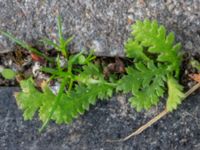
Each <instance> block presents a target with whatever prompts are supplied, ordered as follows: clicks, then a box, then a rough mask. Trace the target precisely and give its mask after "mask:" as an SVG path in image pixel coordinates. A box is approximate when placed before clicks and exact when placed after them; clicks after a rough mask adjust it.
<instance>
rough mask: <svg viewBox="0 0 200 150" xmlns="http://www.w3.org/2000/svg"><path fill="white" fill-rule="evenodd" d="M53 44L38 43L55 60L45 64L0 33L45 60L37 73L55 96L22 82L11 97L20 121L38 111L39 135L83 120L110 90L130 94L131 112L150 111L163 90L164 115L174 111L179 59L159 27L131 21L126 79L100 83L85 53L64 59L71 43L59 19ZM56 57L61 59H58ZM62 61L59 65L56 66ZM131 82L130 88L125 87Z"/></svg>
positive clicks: (96, 67) (92, 59)
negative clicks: (52, 127) (55, 86)
mask: <svg viewBox="0 0 200 150" xmlns="http://www.w3.org/2000/svg"><path fill="white" fill-rule="evenodd" d="M57 25H58V41H56V42H53V41H51V40H49V39H46V38H45V39H43V40H41V41H42V42H43V43H44V44H46V45H49V46H51V47H53V48H54V49H55V50H57V52H58V54H57V56H56V58H51V57H49V56H47V55H45V54H43V53H41V52H39V51H38V50H37V49H33V48H32V47H30V46H28V44H26V43H24V42H21V41H20V40H18V39H16V38H15V37H13V36H12V35H11V34H7V33H5V32H1V33H2V34H3V35H5V36H6V37H8V38H10V39H11V40H13V41H15V42H17V43H18V44H20V45H21V46H22V47H24V48H26V49H28V50H30V51H31V52H34V53H36V54H38V55H40V56H43V57H44V58H46V61H47V62H48V63H49V64H51V65H50V66H54V67H53V68H52V67H47V66H45V67H43V68H42V69H41V71H42V72H43V73H45V74H49V75H50V78H49V81H50V80H54V81H55V82H59V83H60V87H59V90H58V91H57V94H54V93H53V92H52V90H51V88H50V86H49V81H45V82H43V83H42V85H41V87H40V88H41V90H38V87H36V83H35V82H34V79H33V78H29V79H26V80H22V81H21V82H20V86H21V88H22V91H21V92H18V93H16V94H15V97H16V100H17V104H18V106H19V107H20V108H21V109H22V110H23V111H24V114H23V115H24V118H25V120H28V119H32V118H33V116H34V114H35V113H36V112H37V111H38V113H39V118H40V120H41V121H42V122H43V125H42V128H41V129H40V131H42V130H43V129H44V128H45V127H46V125H47V124H48V122H49V121H50V120H53V121H55V122H56V123H58V124H60V123H70V122H71V121H72V120H73V119H74V118H77V117H78V116H79V115H80V114H83V113H84V112H85V111H86V110H88V109H89V106H90V105H91V104H95V103H96V101H97V99H101V100H103V99H106V98H108V97H111V96H112V94H113V92H114V91H115V90H117V91H122V92H124V93H128V92H131V93H132V95H133V96H132V97H131V98H130V99H129V101H130V103H131V105H132V106H133V107H135V108H136V110H137V111H141V110H142V109H149V108H150V107H151V106H153V105H156V104H157V103H158V101H159V99H160V97H162V96H163V94H164V93H165V91H166V86H167V87H168V99H167V104H166V105H167V111H172V110H174V109H176V108H177V105H178V104H180V103H181V100H182V98H184V97H185V95H184V94H183V93H182V86H181V85H180V84H179V83H178V77H179V68H180V64H181V58H182V55H181V53H180V47H181V46H180V44H179V43H178V44H174V39H175V38H174V33H172V32H170V33H169V34H166V29H165V28H164V26H159V25H158V23H157V22H156V21H153V22H151V21H149V20H145V21H144V22H141V21H137V22H136V24H134V25H133V26H132V29H133V32H132V37H131V38H130V39H129V40H128V42H127V43H126V44H125V53H126V56H127V57H128V58H129V59H130V61H131V62H132V64H131V65H128V66H127V67H126V74H125V75H123V76H122V78H120V79H119V78H118V79H119V80H116V79H117V77H116V76H115V74H110V75H109V76H108V77H106V79H105V76H104V74H103V68H102V66H101V65H100V64H98V63H97V62H96V61H95V56H93V53H92V52H91V53H90V54H89V55H84V54H83V51H81V52H79V53H78V54H70V53H69V51H68V49H67V48H68V44H69V42H70V41H72V39H73V38H72V37H71V38H69V39H65V38H64V37H63V33H62V27H61V19H60V17H59V18H58V22H57ZM60 53H61V54H60ZM60 55H62V56H63V57H64V61H65V62H66V63H65V64H64V65H62V64H61V63H60V59H61V56H60ZM130 81H131V82H130Z"/></svg>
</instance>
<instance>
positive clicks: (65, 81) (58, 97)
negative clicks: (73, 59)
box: [39, 76, 68, 132]
mask: <svg viewBox="0 0 200 150" xmlns="http://www.w3.org/2000/svg"><path fill="white" fill-rule="evenodd" d="M67 79H68V77H67V76H66V77H65V78H64V79H63V81H62V83H61V86H60V89H59V91H58V95H57V96H56V99H55V102H54V104H53V106H52V108H51V111H50V113H49V115H48V117H47V119H46V121H45V122H44V123H43V125H42V127H41V128H40V129H39V132H42V131H43V129H44V128H45V127H46V126H47V124H48V123H49V120H50V119H51V117H52V115H53V113H54V111H55V109H56V107H57V106H58V103H59V101H60V100H61V98H62V95H63V93H64V92H63V90H64V88H65V85H66V83H67Z"/></svg>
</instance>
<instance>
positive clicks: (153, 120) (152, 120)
mask: <svg viewBox="0 0 200 150" xmlns="http://www.w3.org/2000/svg"><path fill="white" fill-rule="evenodd" d="M199 87H200V82H199V83H197V84H195V85H194V86H193V87H192V88H191V89H190V90H188V91H187V92H186V93H185V98H187V97H188V96H189V95H190V94H192V93H193V92H194V91H196V90H197V89H198V88H199ZM168 113H169V112H168V111H167V109H164V110H163V111H162V112H161V113H159V114H158V115H157V116H155V117H154V118H153V119H151V120H150V121H148V122H147V123H146V124H144V125H142V126H141V127H139V128H138V129H137V130H136V131H134V132H133V133H131V134H130V135H128V136H126V137H125V138H122V139H119V140H107V142H124V141H127V140H129V139H130V138H132V137H133V136H136V135H139V134H140V133H142V132H143V131H144V130H146V129H147V128H149V127H150V126H151V125H153V124H154V123H156V122H157V121H158V120H160V119H162V118H163V117H164V116H166V115H167V114H168Z"/></svg>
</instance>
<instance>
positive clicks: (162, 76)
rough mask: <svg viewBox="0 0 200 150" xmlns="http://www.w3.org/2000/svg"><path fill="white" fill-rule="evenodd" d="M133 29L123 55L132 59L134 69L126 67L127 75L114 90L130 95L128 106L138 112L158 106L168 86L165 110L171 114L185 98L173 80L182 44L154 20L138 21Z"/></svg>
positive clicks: (176, 71)
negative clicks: (176, 41)
mask: <svg viewBox="0 0 200 150" xmlns="http://www.w3.org/2000/svg"><path fill="white" fill-rule="evenodd" d="M132 29H133V31H132V38H130V39H129V40H128V42H127V43H126V44H125V52H126V55H127V57H128V58H131V59H133V60H132V61H133V66H129V67H127V69H126V70H127V75H125V76H124V77H122V79H121V80H119V82H118V87H117V89H118V91H123V92H125V93H127V92H131V93H132V94H133V97H131V98H130V99H129V101H130V103H131V105H132V106H133V107H135V108H136V110H137V111H141V110H142V109H149V108H150V107H151V106H152V105H156V104H157V103H158V101H159V99H160V97H162V96H163V94H164V91H165V85H166V83H168V84H167V85H168V95H169V97H168V99H167V109H168V110H169V111H172V110H173V109H175V108H176V107H177V105H178V104H179V103H180V101H181V99H182V98H183V97H184V94H183V93H182V87H181V85H179V83H178V82H177V80H176V79H178V77H179V69H180V64H181V58H182V56H181V53H180V47H181V45H180V43H178V44H174V39H175V38H174V33H172V32H170V33H169V34H168V35H167V34H166V29H165V28H164V26H159V25H158V23H157V21H152V22H151V21H149V20H145V21H144V22H141V21H137V22H136V23H135V24H134V25H133V26H132ZM130 81H132V82H130ZM174 91H176V92H174Z"/></svg>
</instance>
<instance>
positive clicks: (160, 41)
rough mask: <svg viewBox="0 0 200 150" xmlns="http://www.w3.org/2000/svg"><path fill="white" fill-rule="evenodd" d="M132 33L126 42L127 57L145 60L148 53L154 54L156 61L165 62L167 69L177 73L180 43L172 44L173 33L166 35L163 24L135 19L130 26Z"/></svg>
mask: <svg viewBox="0 0 200 150" xmlns="http://www.w3.org/2000/svg"><path fill="white" fill-rule="evenodd" d="M132 29H133V31H132V35H133V37H134V38H132V39H129V41H128V42H127V44H126V53H127V56H128V57H131V58H132V57H135V58H138V57H139V58H141V59H145V60H147V58H150V55H149V54H153V55H156V60H157V61H158V62H162V63H166V64H167V65H168V68H167V69H168V70H170V71H174V72H175V75H176V76H178V75H179V68H180V63H181V54H180V51H179V50H180V48H181V45H180V43H178V44H174V40H175V37H174V33H173V32H170V33H169V34H168V35H167V33H166V29H165V27H164V26H162V25H161V26H159V25H158V23H157V21H152V22H151V21H149V20H145V21H144V22H142V21H137V22H136V23H135V24H134V25H133V26H132Z"/></svg>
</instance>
